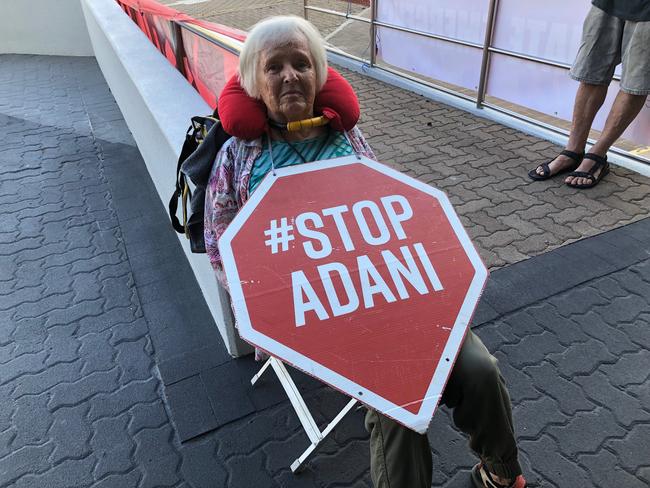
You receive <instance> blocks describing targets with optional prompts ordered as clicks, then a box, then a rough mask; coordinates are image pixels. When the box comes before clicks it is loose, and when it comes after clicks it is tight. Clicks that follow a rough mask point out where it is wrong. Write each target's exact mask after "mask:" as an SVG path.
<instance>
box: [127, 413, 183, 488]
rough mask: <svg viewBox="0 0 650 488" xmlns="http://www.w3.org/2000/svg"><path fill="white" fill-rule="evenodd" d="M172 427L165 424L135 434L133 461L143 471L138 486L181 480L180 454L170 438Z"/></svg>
mask: <svg viewBox="0 0 650 488" xmlns="http://www.w3.org/2000/svg"><path fill="white" fill-rule="evenodd" d="M173 436H174V432H173V429H172V428H171V426H170V425H165V426H163V427H160V428H158V429H143V430H142V431H140V432H139V433H138V434H136V435H135V441H136V445H137V447H136V450H135V453H134V455H133V456H134V461H135V463H136V464H137V466H138V467H139V468H140V470H141V471H142V473H143V475H144V476H143V478H142V481H141V483H140V486H141V487H143V488H156V487H158V486H170V485H174V484H176V483H178V482H179V481H181V479H180V473H179V469H180V463H181V456H180V453H179V452H178V451H177V450H176V448H175V446H174V444H173V442H172V439H173Z"/></svg>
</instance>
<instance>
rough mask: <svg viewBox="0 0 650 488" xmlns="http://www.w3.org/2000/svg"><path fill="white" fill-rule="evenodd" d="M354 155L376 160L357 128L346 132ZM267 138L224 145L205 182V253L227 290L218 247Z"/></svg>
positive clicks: (246, 194)
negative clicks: (206, 182) (206, 183)
mask: <svg viewBox="0 0 650 488" xmlns="http://www.w3.org/2000/svg"><path fill="white" fill-rule="evenodd" d="M348 137H349V139H350V143H351V145H352V149H353V150H354V152H355V153H357V154H359V155H361V156H366V157H368V158H371V159H375V155H374V153H373V152H372V149H370V146H368V143H367V142H366V140H365V139H364V138H363V135H361V131H360V130H359V129H358V128H356V127H355V128H353V129H352V130H351V131H349V132H348ZM265 141H266V138H260V139H255V140H253V141H245V140H243V139H238V138H235V137H233V138H231V139H229V140H228V141H226V143H225V144H224V145H223V147H222V148H221V150H220V151H219V153H218V154H217V159H216V161H215V164H214V166H213V167H212V172H211V173H210V179H209V181H208V187H207V189H206V195H205V221H204V223H205V230H204V232H205V250H206V253H207V254H208V257H209V258H210V264H212V267H213V268H214V271H215V273H216V275H217V279H218V280H219V282H220V283H221V284H222V285H223V286H224V287H225V288H226V289H228V285H227V283H226V276H225V274H224V272H223V267H222V264H221V256H220V255H219V248H218V247H217V243H218V241H219V238H220V237H221V235H222V234H223V233H224V231H225V230H226V227H228V224H230V222H231V221H232V220H233V219H234V218H235V215H236V214H237V212H238V211H239V209H240V208H241V207H242V206H243V205H244V203H246V201H247V200H248V197H249V192H248V189H249V188H248V183H249V181H250V177H251V169H252V168H253V164H254V163H255V160H256V159H257V158H259V157H260V155H261V154H262V150H263V144H264V143H265Z"/></svg>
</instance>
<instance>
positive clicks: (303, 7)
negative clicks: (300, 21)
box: [302, 0, 309, 20]
mask: <svg viewBox="0 0 650 488" xmlns="http://www.w3.org/2000/svg"><path fill="white" fill-rule="evenodd" d="M307 2H308V0H302V10H303V14H302V16H303V17H304V18H305V20H309V19H308V18H307V12H309V5H307Z"/></svg>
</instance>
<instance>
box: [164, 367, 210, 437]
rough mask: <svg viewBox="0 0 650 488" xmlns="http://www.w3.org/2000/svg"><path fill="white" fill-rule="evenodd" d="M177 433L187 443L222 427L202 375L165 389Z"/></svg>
mask: <svg viewBox="0 0 650 488" xmlns="http://www.w3.org/2000/svg"><path fill="white" fill-rule="evenodd" d="M165 397H166V398H167V402H168V404H169V407H170V409H171V411H172V415H173V421H174V425H175V427H176V432H177V433H178V437H179V439H180V440H181V441H186V440H188V439H191V438H193V437H196V436H198V435H201V434H203V433H205V432H209V431H210V430H212V429H216V428H217V427H219V425H221V424H220V423H219V419H218V418H217V417H216V416H215V413H214V412H213V408H212V406H211V402H210V398H209V395H208V391H207V388H206V386H205V385H204V384H203V381H202V379H201V376H200V375H195V376H191V377H189V378H186V379H184V380H182V381H179V382H177V383H174V384H173V385H170V386H168V387H167V388H165Z"/></svg>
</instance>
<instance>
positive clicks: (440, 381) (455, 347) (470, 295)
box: [219, 156, 488, 434]
mask: <svg viewBox="0 0 650 488" xmlns="http://www.w3.org/2000/svg"><path fill="white" fill-rule="evenodd" d="M349 164H363V165H365V166H367V167H369V168H371V169H373V170H375V171H378V172H380V173H383V174H385V175H387V176H390V177H391V178H394V179H396V180H398V181H401V182H402V183H405V184H407V185H409V186H411V187H413V188H416V189H418V190H421V191H423V192H425V193H427V194H429V195H431V196H433V197H434V198H436V199H437V200H438V201H439V202H440V205H441V206H442V208H443V210H444V212H445V214H446V216H447V218H448V220H449V223H450V224H451V226H452V228H453V229H454V232H455V233H456V236H457V237H458V240H459V241H460V243H461V244H462V246H463V249H464V250H465V252H466V253H467V256H468V258H469V260H470V262H471V263H472V265H473V266H474V270H475V273H474V278H473V279H472V282H471V284H470V287H469V290H468V292H467V295H466V296H465V300H464V301H463V304H462V306H461V309H460V312H459V313H458V317H457V318H456V322H455V323H454V325H453V327H452V330H451V333H450V335H449V339H448V341H447V344H446V346H445V349H444V350H443V352H442V358H448V359H449V361H444V360H441V361H440V363H439V364H438V367H437V368H436V371H435V373H434V375H433V378H432V380H431V384H430V385H429V388H428V390H427V394H426V396H425V398H424V401H423V402H422V406H421V408H420V411H419V412H418V413H417V414H413V413H411V412H409V411H408V410H406V409H404V408H403V406H400V405H396V404H394V403H392V402H390V401H388V400H386V399H385V398H383V397H381V396H379V395H377V394H375V393H374V392H372V391H370V390H368V389H366V388H365V387H363V386H361V385H359V384H357V383H355V382H354V381H351V380H349V379H347V378H345V377H344V376H341V375H340V374H338V373H336V372H334V371H332V370H331V369H329V368H327V367H325V366H323V365H321V364H319V363H317V362H316V361H313V360H311V359H309V358H308V357H305V356H304V355H302V354H300V353H298V352H296V351H294V350H293V349H290V348H288V347H286V346H285V345H283V344H281V343H279V342H277V341H275V340H273V339H271V338H270V337H268V336H266V335H264V334H261V333H259V332H257V331H256V330H255V329H253V327H252V324H251V321H250V317H249V315H248V310H247V308H246V303H245V300H244V294H243V290H242V287H241V280H240V278H239V273H238V271H237V267H236V264H235V259H234V256H233V250H232V246H231V243H232V240H233V239H234V237H235V236H236V235H237V232H239V230H240V229H241V228H242V226H243V225H244V223H245V222H246V220H248V218H249V217H250V215H251V213H252V212H253V210H255V208H256V207H257V205H258V204H259V203H260V201H261V200H262V199H263V198H264V196H265V195H266V193H267V192H268V191H269V190H270V188H271V186H272V185H273V183H274V182H275V181H276V180H277V179H279V178H282V177H284V176H290V175H296V174H301V173H307V172H311V171H316V170H321V169H327V168H335V167H338V166H345V165H349ZM219 250H220V252H221V259H222V261H223V266H224V270H225V273H226V277H227V279H228V284H229V286H230V297H231V300H232V304H233V309H234V311H235V317H236V320H237V326H238V329H239V334H240V336H241V337H242V339H244V340H246V341H248V342H250V343H251V344H254V345H256V346H258V347H260V348H262V349H264V350H265V351H267V352H269V353H270V354H272V355H273V356H276V357H277V358H278V359H280V360H282V361H284V362H286V363H288V364H291V365H292V366H295V367H296V368H298V369H300V370H302V371H304V372H306V373H308V374H310V375H312V376H315V377H316V378H319V379H320V380H322V381H324V382H325V383H327V384H329V385H331V386H332V387H334V388H336V389H338V390H340V391H342V392H343V393H345V394H346V395H349V396H351V397H353V398H356V399H357V400H359V401H360V402H362V403H365V404H366V405H368V406H370V407H372V408H374V409H376V410H379V411H380V412H382V413H384V414H385V415H388V416H389V417H391V418H393V419H395V420H396V421H398V422H400V423H401V424H404V425H406V426H408V427H409V428H411V429H413V430H415V431H416V432H419V433H421V434H423V433H425V432H426V430H427V428H428V426H429V422H430V421H431V418H432V417H433V413H434V412H435V410H436V407H437V405H438V402H439V401H440V396H441V394H442V391H443V389H444V387H445V383H446V382H447V378H448V376H449V373H450V371H451V368H452V366H453V364H454V361H455V359H456V355H457V354H458V351H459V349H460V346H461V344H462V341H463V338H464V337H465V333H466V331H467V328H468V325H469V322H470V320H471V318H472V315H473V313H474V309H475V308H476V305H477V303H478V300H479V298H480V296H481V293H482V292H483V287H484V286H485V282H486V281H487V276H488V271H487V268H486V267H485V265H484V264H483V261H482V260H481V258H480V256H479V255H478V253H477V252H476V249H475V248H474V245H473V244H472V242H471V241H470V239H469V236H468V235H467V232H466V231H465V229H464V228H463V226H462V224H461V222H460V220H459V219H458V216H457V215H456V212H455V211H454V209H453V208H452V206H451V203H450V202H449V199H448V198H447V195H445V194H444V193H443V192H442V191H440V190H438V189H436V188H433V187H431V186H429V185H427V184H426V183H423V182H421V181H418V180H416V179H414V178H411V177H410V176H407V175H405V174H403V173H400V172H399V171H397V170H394V169H392V168H390V167H388V166H386V165H384V164H381V163H378V162H376V161H373V160H371V159H369V158H366V157H359V158H357V157H356V156H346V157H343V158H337V159H328V160H325V161H317V162H313V163H307V164H300V165H295V166H290V167H287V168H280V169H277V170H276V176H273V175H272V174H271V173H269V174H267V176H266V177H265V178H264V180H263V181H262V183H260V185H259V186H258V188H257V190H256V191H255V193H253V195H252V196H251V198H250V199H249V200H248V201H247V202H246V204H245V205H244V206H243V207H242V208H241V210H240V211H239V213H238V214H237V215H236V217H235V218H234V219H233V221H232V222H231V223H230V225H229V226H228V228H227V229H226V231H225V232H224V233H223V235H222V236H221V238H220V239H219Z"/></svg>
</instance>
